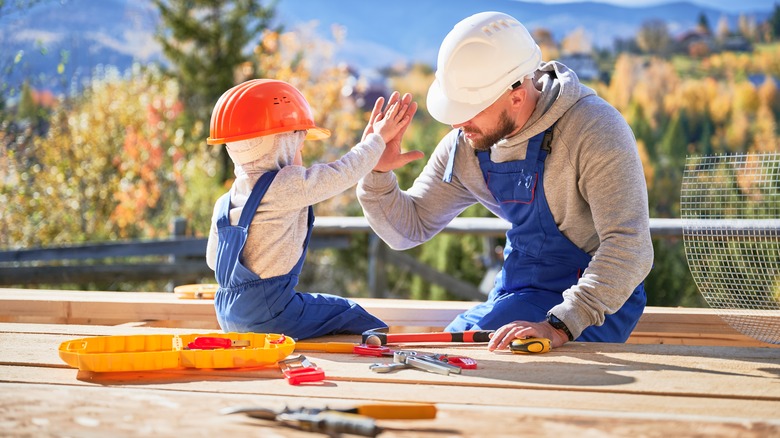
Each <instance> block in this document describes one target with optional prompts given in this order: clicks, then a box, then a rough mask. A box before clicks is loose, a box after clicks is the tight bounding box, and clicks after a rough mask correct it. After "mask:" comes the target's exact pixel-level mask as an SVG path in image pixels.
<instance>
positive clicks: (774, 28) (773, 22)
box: [767, 3, 780, 39]
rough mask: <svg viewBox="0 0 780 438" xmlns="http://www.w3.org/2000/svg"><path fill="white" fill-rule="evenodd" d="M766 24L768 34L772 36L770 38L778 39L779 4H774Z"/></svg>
mask: <svg viewBox="0 0 780 438" xmlns="http://www.w3.org/2000/svg"><path fill="white" fill-rule="evenodd" d="M767 23H769V32H770V33H771V34H772V38H774V39H777V38H780V4H778V3H775V9H774V10H773V11H772V15H771V16H770V17H769V20H767Z"/></svg>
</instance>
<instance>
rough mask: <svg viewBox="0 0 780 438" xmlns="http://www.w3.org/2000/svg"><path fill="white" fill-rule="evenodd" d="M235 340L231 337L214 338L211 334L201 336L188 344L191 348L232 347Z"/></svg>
mask: <svg viewBox="0 0 780 438" xmlns="http://www.w3.org/2000/svg"><path fill="white" fill-rule="evenodd" d="M232 346H233V341H232V340H230V339H229V338H214V337H210V336H200V337H197V338H195V340H194V341H192V342H190V343H189V344H187V347H188V348H189V349H190V350H213V349H215V348H230V347H232Z"/></svg>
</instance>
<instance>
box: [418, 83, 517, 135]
mask: <svg viewBox="0 0 780 438" xmlns="http://www.w3.org/2000/svg"><path fill="white" fill-rule="evenodd" d="M504 91H505V90H501V92H500V93H498V94H497V95H496V96H495V97H494V98H492V99H488V100H486V101H484V102H480V103H478V104H472V103H465V102H457V101H454V100H451V99H448V98H447V96H446V95H445V94H444V91H443V90H442V87H441V84H440V82H439V80H438V79H435V80H434V81H433V83H432V84H431V86H430V88H428V97H427V98H426V105H427V106H428V113H430V115H431V117H433V118H434V119H436V120H438V121H439V122H441V123H444V124H445V125H457V124H460V123H464V122H468V121H469V120H471V119H473V118H474V116H476V115H477V114H479V113H481V112H482V111H484V110H485V108H487V107H489V106H490V105H492V104H493V103H494V102H495V101H496V100H498V98H499V97H501V94H503V93H504Z"/></svg>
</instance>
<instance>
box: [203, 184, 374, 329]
mask: <svg viewBox="0 0 780 438" xmlns="http://www.w3.org/2000/svg"><path fill="white" fill-rule="evenodd" d="M275 176H276V172H268V173H265V174H263V175H262V176H261V177H260V179H259V180H258V181H257V183H256V184H255V186H254V187H253V188H252V193H251V194H250V195H249V199H248V200H247V202H246V205H245V206H244V209H243V211H242V213H241V218H240V219H239V221H238V225H230V216H229V214H230V193H226V194H225V195H223V196H222V197H221V198H220V199H219V201H218V205H219V209H220V216H219V218H218V220H217V231H218V233H219V243H218V246H217V260H216V270H215V275H216V277H217V282H218V283H219V289H217V293H216V296H215V298H214V306H215V308H216V313H217V320H218V321H219V326H220V327H221V328H222V330H224V331H225V332H255V333H281V334H284V335H287V336H290V337H293V338H296V339H305V338H313V337H317V336H323V335H329V334H338V333H363V332H364V331H366V330H371V329H374V328H380V327H387V325H386V324H385V323H384V322H382V321H381V320H379V319H378V318H376V317H374V316H373V315H371V314H369V313H368V312H366V311H365V309H363V308H362V307H360V305H358V304H356V303H355V302H353V301H351V300H348V299H346V298H343V297H339V296H336V295H329V294H316V293H311V294H310V293H300V292H296V291H295V286H297V284H298V276H299V275H300V273H301V269H302V268H303V262H304V259H305V258H306V250H307V248H308V246H309V238H310V237H311V230H312V225H313V224H314V211H313V209H312V207H309V220H308V224H309V230H308V233H307V234H306V240H305V242H304V244H303V253H302V254H301V257H300V259H298V263H297V264H296V265H295V267H293V268H292V270H291V271H290V273H288V274H286V275H280V276H277V277H271V278H265V279H263V278H260V277H259V276H257V275H256V274H255V273H253V272H252V271H250V270H249V269H247V268H246V267H245V266H244V265H243V264H241V258H242V257H241V254H242V252H243V250H244V245H245V244H246V239H247V236H248V234H249V225H250V224H251V223H252V218H253V217H254V215H255V212H256V211H257V207H258V205H260V201H261V200H262V199H263V196H264V195H265V193H266V191H267V190H268V187H269V186H270V185H271V182H272V181H273V179H274V177H275Z"/></svg>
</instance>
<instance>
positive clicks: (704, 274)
mask: <svg viewBox="0 0 780 438" xmlns="http://www.w3.org/2000/svg"><path fill="white" fill-rule="evenodd" d="M680 210H681V216H682V219H683V240H684V243H685V255H686V258H687V260H688V266H689V267H690V270H691V274H692V275H693V279H694V281H695V282H696V285H697V287H698V288H699V292H701V294H702V296H704V299H705V300H706V301H707V303H708V304H709V305H710V307H712V308H714V309H717V313H718V314H719V315H720V316H721V317H722V318H723V319H724V320H725V321H726V322H727V323H728V324H729V325H731V326H732V327H734V329H736V330H738V331H739V332H741V333H743V334H745V335H747V336H750V337H752V338H755V339H758V340H760V341H764V342H769V343H773V344H780V219H778V218H780V154H778V153H767V154H741V155H739V154H734V155H718V156H704V157H689V158H688V159H687V160H686V163H685V172H684V173H683V180H682V190H681V197H680Z"/></svg>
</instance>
